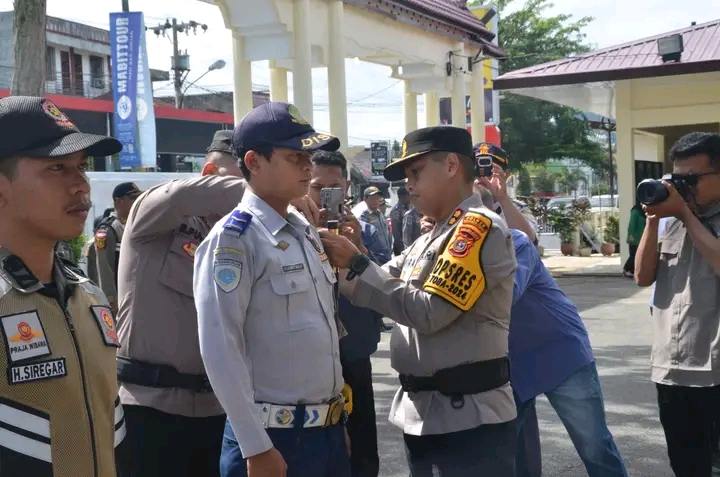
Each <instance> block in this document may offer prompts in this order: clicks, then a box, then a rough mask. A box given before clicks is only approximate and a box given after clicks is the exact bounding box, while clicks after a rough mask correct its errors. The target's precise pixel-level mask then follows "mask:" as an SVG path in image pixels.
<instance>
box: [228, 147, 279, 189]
mask: <svg viewBox="0 0 720 477" xmlns="http://www.w3.org/2000/svg"><path fill="white" fill-rule="evenodd" d="M248 151H253V152H255V154H258V155H260V156H262V157H264V158H265V159H267V160H268V161H269V160H270V156H272V155H273V152H275V148H274V147H273V146H271V145H261V146H255V147H253V148H252V149H239V150H237V151H236V155H237V158H238V160H237V161H238V162H237V163H238V167H239V168H240V171H241V172H242V175H243V177H244V178H245V180H246V181H249V180H250V169H248V168H247V166H246V165H245V154H247V153H248Z"/></svg>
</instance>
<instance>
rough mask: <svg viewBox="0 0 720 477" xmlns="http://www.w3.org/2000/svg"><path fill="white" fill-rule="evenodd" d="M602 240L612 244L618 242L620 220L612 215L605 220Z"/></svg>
mask: <svg viewBox="0 0 720 477" xmlns="http://www.w3.org/2000/svg"><path fill="white" fill-rule="evenodd" d="M603 242H605V243H614V244H617V243H620V221H619V220H618V218H617V217H615V216H614V215H611V216H609V217H608V218H607V219H606V221H605V230H603Z"/></svg>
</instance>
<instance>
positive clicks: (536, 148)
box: [468, 0, 605, 169]
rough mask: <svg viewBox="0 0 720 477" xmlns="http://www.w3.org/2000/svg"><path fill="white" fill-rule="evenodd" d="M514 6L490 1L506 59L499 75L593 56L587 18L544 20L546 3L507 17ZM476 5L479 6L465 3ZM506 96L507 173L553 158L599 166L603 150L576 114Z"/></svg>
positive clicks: (509, 0) (529, 4)
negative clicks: (578, 56) (580, 55)
mask: <svg viewBox="0 0 720 477" xmlns="http://www.w3.org/2000/svg"><path fill="white" fill-rule="evenodd" d="M516 2H517V0H497V1H496V2H494V3H495V5H496V6H497V8H498V11H499V15H500V22H499V25H498V42H499V44H500V47H501V48H503V49H504V50H505V51H506V52H507V54H508V58H506V59H503V60H500V62H499V65H500V71H499V72H498V74H500V75H502V74H504V73H507V72H509V71H514V70H517V69H521V68H525V67H528V66H533V65H537V64H541V63H545V62H548V61H552V60H559V59H562V58H567V57H570V56H572V55H575V54H578V53H585V52H588V51H591V49H592V47H591V45H589V44H587V42H586V40H585V34H584V33H583V30H584V28H585V27H586V26H587V25H588V24H589V23H590V22H591V21H592V20H593V19H592V18H591V17H582V18H579V19H574V18H573V17H572V15H554V16H547V14H546V11H547V9H548V8H550V7H552V3H550V1H549V0H526V1H525V3H524V4H523V6H522V7H520V8H519V9H518V10H515V11H513V12H512V13H508V14H507V15H505V14H504V11H505V10H506V9H507V7H508V6H509V5H510V4H514V3H516ZM475 3H478V4H479V3H480V2H468V4H471V5H472V4H475ZM513 6H514V5H513ZM504 96H505V98H504V99H503V100H502V101H501V106H500V107H501V114H500V117H501V120H500V122H501V124H500V129H501V130H502V133H503V148H504V149H505V150H506V151H508V153H509V154H510V157H511V158H512V160H511V161H510V167H511V168H513V169H517V168H519V167H520V166H521V164H523V163H543V162H545V161H547V160H548V159H554V158H555V159H559V158H575V159H579V160H581V161H583V162H584V163H586V164H588V165H590V166H591V167H593V168H601V167H602V164H603V159H604V156H605V155H604V152H603V147H602V146H601V145H600V144H598V143H597V142H595V141H593V140H592V139H591V134H592V133H591V130H590V128H589V126H588V124H587V122H586V121H585V120H584V119H582V117H579V116H580V112H579V111H576V110H574V109H571V108H567V107H564V106H559V105H556V104H553V103H548V102H544V101H540V100H537V99H533V98H528V97H525V96H518V95H513V94H512V93H510V92H508V93H506V94H505V95H504Z"/></svg>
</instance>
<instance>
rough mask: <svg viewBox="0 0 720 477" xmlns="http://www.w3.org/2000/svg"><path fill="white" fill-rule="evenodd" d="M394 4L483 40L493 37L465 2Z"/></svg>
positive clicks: (437, 0) (429, 0) (432, 0)
mask: <svg viewBox="0 0 720 477" xmlns="http://www.w3.org/2000/svg"><path fill="white" fill-rule="evenodd" d="M395 3H398V4H403V5H405V6H407V7H409V8H412V9H418V10H421V11H423V12H425V13H428V14H430V15H431V16H433V17H435V18H436V19H438V20H443V21H446V22H450V23H454V24H455V25H457V26H460V27H462V28H463V29H467V31H468V32H472V33H475V34H476V35H478V36H480V37H481V38H483V39H485V40H492V39H493V38H494V37H495V35H494V34H493V33H492V32H490V31H489V30H488V29H487V28H486V27H485V25H483V24H482V22H480V19H479V18H478V17H476V16H475V15H474V14H473V13H472V12H471V11H470V10H468V8H467V6H466V3H467V1H466V0H395Z"/></svg>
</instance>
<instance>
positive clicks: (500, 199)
mask: <svg viewBox="0 0 720 477" xmlns="http://www.w3.org/2000/svg"><path fill="white" fill-rule="evenodd" d="M473 149H474V152H475V161H476V167H475V171H476V176H477V179H476V180H475V188H476V191H478V192H479V190H478V189H479V188H484V189H486V190H487V191H488V192H490V193H491V194H492V198H493V201H494V203H493V204H492V205H491V206H490V208H491V209H492V210H494V211H495V212H496V213H497V214H498V215H500V216H501V217H502V218H503V219H505V221H506V222H507V224H508V227H510V228H511V229H517V230H520V231H522V232H524V233H525V234H526V235H527V236H528V237H530V241H532V242H533V243H535V245H537V244H538V238H537V220H536V219H535V216H534V215H533V214H532V211H531V210H530V208H529V207H528V206H527V204H525V203H523V202H520V201H518V200H514V199H512V198H511V197H510V196H509V195H508V191H507V178H508V177H509V175H510V167H509V161H510V159H509V157H508V154H507V152H505V150H504V149H503V148H501V147H499V146H496V145H495V144H493V143H491V142H481V143H478V144H476V145H475V147H474V148H473ZM488 158H489V159H490V160H491V162H492V167H491V168H487V167H482V166H481V165H480V164H481V162H482V160H483V159H488Z"/></svg>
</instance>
